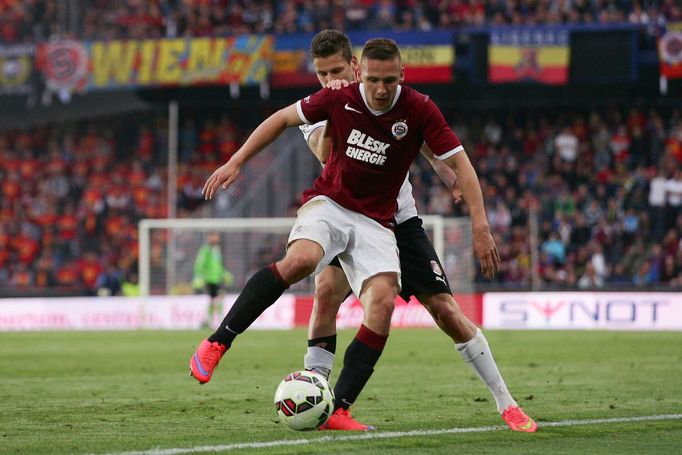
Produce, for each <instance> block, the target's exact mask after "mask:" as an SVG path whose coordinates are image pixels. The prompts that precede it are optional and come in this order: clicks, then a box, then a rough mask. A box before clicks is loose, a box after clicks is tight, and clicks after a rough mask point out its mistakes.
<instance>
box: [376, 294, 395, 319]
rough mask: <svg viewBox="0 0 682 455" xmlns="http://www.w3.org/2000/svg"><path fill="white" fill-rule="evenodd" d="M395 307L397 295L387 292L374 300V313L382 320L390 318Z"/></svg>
mask: <svg viewBox="0 0 682 455" xmlns="http://www.w3.org/2000/svg"><path fill="white" fill-rule="evenodd" d="M394 308H395V296H393V295H391V294H390V293H386V294H384V295H381V296H377V298H376V299H375V300H374V301H373V302H372V313H373V314H374V316H375V317H376V318H378V319H380V320H390V319H391V316H392V315H393V309H394Z"/></svg>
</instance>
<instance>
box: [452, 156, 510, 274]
mask: <svg viewBox="0 0 682 455" xmlns="http://www.w3.org/2000/svg"><path fill="white" fill-rule="evenodd" d="M443 162H444V163H445V164H447V165H448V166H449V167H450V168H451V169H452V170H453V171H455V174H457V178H458V180H459V184H460V186H461V188H462V195H463V196H464V200H465V201H466V204H467V207H468V208H469V214H470V215H471V223H472V229H473V235H474V252H475V253H476V256H477V257H478V260H479V261H480V263H481V272H483V275H484V276H486V277H488V278H492V277H493V276H494V275H495V274H496V273H497V271H498V270H499V268H500V254H499V253H498V252H497V246H495V240H494V239H493V236H492V234H491V233H490V226H489V225H488V218H487V216H486V213H485V206H484V204H483V193H482V192H481V184H480V182H479V181H478V176H477V175H476V171H475V170H474V167H473V166H472V165H471V161H469V157H468V156H467V154H466V153H465V152H464V151H461V152H459V153H456V154H454V155H453V156H451V157H449V158H446V159H445V160H443Z"/></svg>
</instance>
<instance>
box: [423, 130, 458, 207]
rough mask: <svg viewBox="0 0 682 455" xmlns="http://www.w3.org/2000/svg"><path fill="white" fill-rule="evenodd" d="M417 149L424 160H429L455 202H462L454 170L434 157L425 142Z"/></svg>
mask: <svg viewBox="0 0 682 455" xmlns="http://www.w3.org/2000/svg"><path fill="white" fill-rule="evenodd" d="M419 151H420V152H421V154H422V156H423V157H424V158H426V161H428V162H429V164H430V165H431V167H432V168H433V170H434V171H436V174H438V177H440V179H441V180H442V181H443V183H444V184H445V186H446V187H447V188H450V192H451V193H452V198H453V199H454V200H455V202H456V203H460V202H462V189H461V188H460V187H459V183H458V181H457V174H455V171H453V170H452V169H450V167H449V166H448V165H446V164H445V163H443V162H442V161H441V160H439V159H438V158H436V156H435V155H434V154H433V152H432V151H431V149H430V148H429V146H428V145H426V143H424V144H422V148H421V149H420V150H419Z"/></svg>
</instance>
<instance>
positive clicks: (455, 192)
mask: <svg viewBox="0 0 682 455" xmlns="http://www.w3.org/2000/svg"><path fill="white" fill-rule="evenodd" d="M450 194H452V199H453V200H454V201H455V204H460V203H461V202H462V201H463V200H464V196H462V188H460V186H459V183H457V182H455V186H453V187H452V190H450Z"/></svg>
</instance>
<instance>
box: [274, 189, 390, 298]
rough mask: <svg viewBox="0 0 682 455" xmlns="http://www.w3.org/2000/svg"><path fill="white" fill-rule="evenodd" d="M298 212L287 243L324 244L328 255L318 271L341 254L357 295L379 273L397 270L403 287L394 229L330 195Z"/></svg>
mask: <svg viewBox="0 0 682 455" xmlns="http://www.w3.org/2000/svg"><path fill="white" fill-rule="evenodd" d="M297 215H298V218H296V223H294V227H293V228H292V229H291V233H290V234H289V241H288V243H287V244H291V242H293V241H294V240H298V239H306V240H312V241H313V242H316V243H318V244H319V245H320V246H321V247H322V250H323V251H324V256H323V258H322V261H320V264H319V265H318V266H317V270H315V273H316V274H317V273H319V272H320V271H321V270H322V269H323V268H324V267H326V266H327V265H329V263H330V262H331V261H332V259H334V258H335V257H337V256H338V258H339V262H341V267H342V268H343V271H344V272H345V274H346V277H347V278H348V282H349V283H350V287H351V288H352V289H353V293H355V295H356V296H358V297H359V296H360V291H361V290H362V285H363V284H364V282H365V280H367V279H368V278H370V277H372V276H374V275H376V274H378V273H386V272H393V273H396V274H397V277H398V288H400V260H399V259H398V245H397V243H396V240H395V235H394V234H393V231H391V230H390V229H388V228H386V227H384V226H382V225H381V224H379V223H377V222H376V221H374V220H373V219H371V218H369V217H367V216H365V215H362V214H360V213H357V212H354V211H352V210H348V209H346V208H344V207H341V206H340V205H339V204H337V203H336V202H334V201H332V200H331V199H329V198H328V197H326V196H316V197H314V198H312V199H311V200H310V201H308V202H307V203H306V204H305V205H304V206H303V207H301V208H300V209H299V210H298V213H297Z"/></svg>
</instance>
